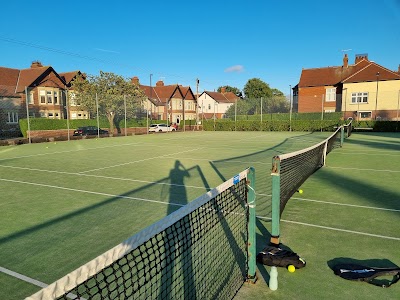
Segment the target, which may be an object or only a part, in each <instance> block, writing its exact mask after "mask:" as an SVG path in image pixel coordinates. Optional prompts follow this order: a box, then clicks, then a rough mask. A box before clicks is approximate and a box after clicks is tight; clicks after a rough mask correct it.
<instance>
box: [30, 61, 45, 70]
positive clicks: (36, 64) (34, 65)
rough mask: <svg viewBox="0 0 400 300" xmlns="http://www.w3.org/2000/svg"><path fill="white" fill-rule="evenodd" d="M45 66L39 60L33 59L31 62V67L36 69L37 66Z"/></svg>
mask: <svg viewBox="0 0 400 300" xmlns="http://www.w3.org/2000/svg"><path fill="white" fill-rule="evenodd" d="M41 67H43V65H42V63H41V62H40V61H38V60H36V61H33V62H32V64H31V69H35V68H41Z"/></svg>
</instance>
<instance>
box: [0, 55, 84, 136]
mask: <svg viewBox="0 0 400 300" xmlns="http://www.w3.org/2000/svg"><path fill="white" fill-rule="evenodd" d="M76 76H83V75H82V74H81V73H80V72H79V71H75V72H68V73H61V74H58V73H57V72H56V71H55V70H54V69H53V68H52V67H51V66H43V65H42V64H41V63H40V62H38V61H35V62H33V63H32V64H31V66H30V68H28V69H22V70H18V69H11V68H5V67H0V125H1V126H2V127H3V126H5V128H18V120H19V119H20V118H26V117H27V111H28V112H29V116H30V117H44V118H50V119H66V118H67V106H66V103H67V101H66V99H67V91H68V89H69V88H70V87H71V82H72V81H73V79H74V78H76ZM73 110H74V109H73ZM75 110H76V109H75ZM77 110H79V109H77ZM86 118H87V113H86ZM4 123H5V124H4Z"/></svg>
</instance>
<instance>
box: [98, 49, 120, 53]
mask: <svg viewBox="0 0 400 300" xmlns="http://www.w3.org/2000/svg"><path fill="white" fill-rule="evenodd" d="M94 50H97V51H101V52H109V53H116V54H120V53H119V52H117V51H113V50H107V49H102V48H94Z"/></svg>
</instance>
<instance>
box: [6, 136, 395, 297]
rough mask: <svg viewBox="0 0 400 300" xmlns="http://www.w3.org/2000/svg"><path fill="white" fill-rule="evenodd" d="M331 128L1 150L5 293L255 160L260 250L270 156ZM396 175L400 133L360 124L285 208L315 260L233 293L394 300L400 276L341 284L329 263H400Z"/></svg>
mask: <svg viewBox="0 0 400 300" xmlns="http://www.w3.org/2000/svg"><path fill="white" fill-rule="evenodd" d="M329 134H330V133H325V132H324V133H305V132H303V133H299V132H292V133H289V132H288V133H276V132H237V133H236V132H194V133H192V132H187V133H165V134H155V135H143V136H132V137H121V138H106V139H87V140H79V141H72V142H57V143H44V144H32V145H21V146H15V147H3V148H0V170H1V173H0V174H1V175H0V190H1V197H0V207H1V210H0V214H1V218H0V247H1V248H0V251H1V255H0V267H1V269H0V270H1V272H0V283H1V289H0V298H1V299H22V298H25V297H28V296H30V295H31V294H33V293H35V292H37V291H39V290H40V289H41V285H43V286H44V285H47V284H51V283H52V282H54V281H56V280H57V279H59V278H61V277H63V276H65V275H66V274H68V273H70V272H72V271H73V270H75V269H77V268H78V267H80V266H81V265H83V264H85V263H87V262H88V261H91V260H92V259H94V258H96V257H97V256H98V255H100V254H102V253H104V252H106V251H108V250H109V249H111V248H113V247H115V246H116V245H118V244H120V243H121V242H122V241H124V240H126V239H127V238H129V237H130V236H132V235H134V234H136V233H138V232H139V231H141V230H143V229H144V228H146V227H148V226H150V225H152V224H153V223H155V222H157V221H159V220H161V219H162V218H164V217H165V216H167V215H170V214H172V213H174V212H176V211H177V210H178V209H179V208H181V207H182V206H184V205H186V204H188V203H189V202H191V201H192V200H193V199H196V198H197V197H199V196H201V195H203V194H205V193H206V192H208V191H210V190H211V189H212V188H214V187H216V186H218V185H220V184H221V183H223V182H225V181H226V180H228V179H229V178H231V177H232V176H234V175H236V174H238V173H240V172H241V171H243V170H244V169H246V168H248V167H254V168H255V172H256V183H255V191H256V214H257V220H256V236H257V250H258V251H259V250H261V249H262V248H263V247H264V246H265V245H266V243H267V242H268V241H269V238H270V232H271V224H270V223H271V222H270V218H271V175H270V174H271V161H272V157H273V156H275V155H279V154H283V153H289V152H293V151H296V150H299V149H303V148H306V147H309V146H311V145H314V144H316V143H318V142H320V141H321V140H323V139H325V138H326V137H327V136H328V135H329ZM398 182H400V135H399V134H386V133H380V134H377V133H376V134H375V133H353V135H352V136H351V137H350V138H348V139H346V140H345V143H344V145H343V147H342V148H337V149H335V150H333V151H332V152H331V153H330V154H329V156H328V158H327V163H326V166H325V167H323V168H321V169H319V170H318V171H317V172H316V173H314V174H313V175H312V176H311V177H310V178H309V179H308V180H307V181H306V182H305V183H304V184H303V186H302V189H303V191H304V193H303V194H301V195H299V194H295V195H294V196H293V197H292V199H291V200H289V202H288V204H287V205H286V207H285V210H284V212H283V214H282V220H281V241H282V243H283V244H284V245H285V246H287V247H290V248H291V249H292V250H293V251H295V252H297V253H299V254H300V255H301V256H302V257H303V258H304V259H305V260H306V261H307V266H306V267H305V268H303V269H300V270H297V271H296V272H294V273H289V272H288V271H286V270H285V269H282V268H280V269H279V270H278V271H279V277H278V282H279V287H278V290H277V291H271V290H270V289H269V288H268V285H267V283H266V282H268V279H269V275H268V273H269V271H270V268H269V267H265V266H263V265H260V264H257V268H258V270H257V275H258V281H257V282H256V284H247V283H246V284H245V285H244V286H243V287H242V288H241V289H240V290H239V292H238V294H237V295H236V299H260V298H263V299H288V298H289V299H339V298H348V299H359V298H378V297H384V298H385V299H396V297H397V296H398V294H399V293H400V289H399V286H400V284H397V285H393V286H392V287H390V288H389V289H382V288H378V287H376V286H372V285H368V284H366V283H359V282H350V281H345V280H343V279H341V278H339V277H337V276H335V275H334V274H333V272H332V270H331V269H330V268H329V262H331V261H335V260H336V261H339V260H340V259H342V258H353V259H357V260H362V261H370V262H371V263H374V264H377V265H381V266H387V267H390V266H391V265H392V264H397V265H400V261H399V260H400V257H399V250H398V249H400V247H399V246H400V234H399V229H398V228H399V227H398V225H396V224H398V221H399V218H400V200H399V199H400V186H399V185H398ZM221 251H226V252H229V251H230V247H226V249H223V250H221ZM209 259H210V261H213V260H216V264H217V261H218V257H209ZM9 271H10V272H9ZM6 272H7V273H6ZM197 284H199V286H200V285H201V284H202V283H201V282H199V283H197Z"/></svg>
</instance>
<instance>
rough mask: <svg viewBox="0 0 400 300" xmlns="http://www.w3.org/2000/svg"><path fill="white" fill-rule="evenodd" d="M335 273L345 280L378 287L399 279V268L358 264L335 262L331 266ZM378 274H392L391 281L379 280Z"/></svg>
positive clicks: (389, 284) (386, 285)
mask: <svg viewBox="0 0 400 300" xmlns="http://www.w3.org/2000/svg"><path fill="white" fill-rule="evenodd" d="M332 270H333V272H334V273H335V275H338V276H340V277H342V278H344V279H347V280H355V281H364V282H367V283H370V284H373V285H376V286H380V287H390V286H391V285H392V284H394V283H396V282H397V281H399V279H400V268H399V267H396V268H374V267H368V266H363V265H358V264H337V265H335V266H333V267H332ZM380 276H393V279H392V280H391V281H388V280H379V279H378V278H377V277H380Z"/></svg>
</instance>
